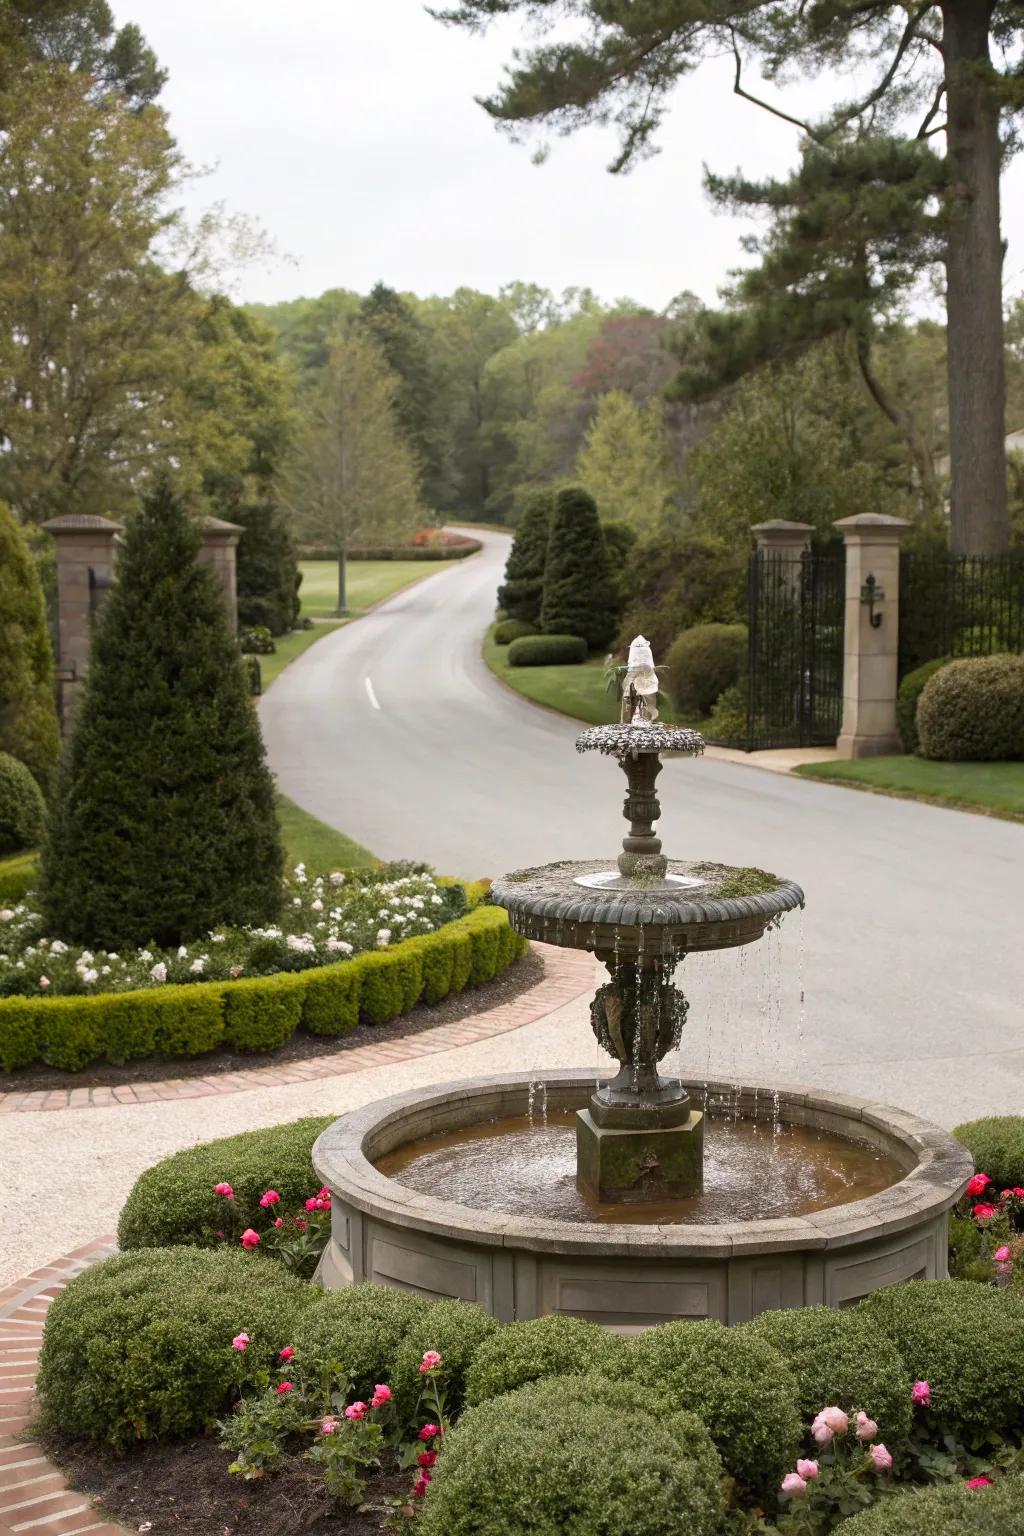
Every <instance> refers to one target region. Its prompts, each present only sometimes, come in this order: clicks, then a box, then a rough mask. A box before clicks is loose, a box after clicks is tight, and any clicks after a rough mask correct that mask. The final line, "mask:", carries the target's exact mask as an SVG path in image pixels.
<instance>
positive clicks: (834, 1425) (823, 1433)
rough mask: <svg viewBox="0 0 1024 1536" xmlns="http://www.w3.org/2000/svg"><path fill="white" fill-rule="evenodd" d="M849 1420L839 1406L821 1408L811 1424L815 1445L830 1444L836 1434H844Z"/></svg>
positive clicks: (848, 1425)
mask: <svg viewBox="0 0 1024 1536" xmlns="http://www.w3.org/2000/svg"><path fill="white" fill-rule="evenodd" d="M849 1427H850V1420H849V1418H848V1417H847V1416H846V1414H845V1413H844V1412H843V1410H842V1409H841V1408H823V1409H822V1410H821V1412H820V1413H819V1414H818V1416H817V1418H816V1419H815V1420H814V1422H813V1424H812V1425H811V1435H812V1436H813V1438H814V1441H815V1443H816V1444H817V1445H831V1444H832V1441H833V1439H834V1437H835V1436H836V1435H845V1434H846V1431H847V1430H848V1429H849Z"/></svg>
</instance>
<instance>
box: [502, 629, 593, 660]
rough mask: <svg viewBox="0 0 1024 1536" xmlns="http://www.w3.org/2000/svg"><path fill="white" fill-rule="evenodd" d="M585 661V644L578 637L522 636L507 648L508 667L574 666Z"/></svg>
mask: <svg viewBox="0 0 1024 1536" xmlns="http://www.w3.org/2000/svg"><path fill="white" fill-rule="evenodd" d="M586 659H587V642H586V641H585V640H582V639H581V638H580V637H579V635H523V636H522V637H521V639H519V640H513V641H512V644H511V645H510V646H509V648H508V664H509V666H510V667H560V666H575V665H577V664H578V663H579V662H581V661H586Z"/></svg>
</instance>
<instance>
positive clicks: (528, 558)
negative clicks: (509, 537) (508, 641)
mask: <svg viewBox="0 0 1024 1536" xmlns="http://www.w3.org/2000/svg"><path fill="white" fill-rule="evenodd" d="M554 505H555V498H554V496H553V494H552V493H551V491H534V492H533V493H532V495H530V496H529V497H528V498H527V500H526V505H525V506H524V507H523V512H522V516H521V517H520V519H519V522H518V523H517V524H516V536H515V538H514V539H513V541H512V548H511V550H510V551H509V557H508V562H507V564H506V566H505V580H504V582H503V583H502V585H501V586H500V587H499V588H498V606H499V608H503V609H504V610H505V612H506V614H507V615H508V617H509V618H510V619H520V620H522V621H523V622H524V623H526V624H536V623H537V621H538V620H539V618H540V604H541V598H542V597H543V595H544V566H545V563H546V561H547V554H548V533H549V531H550V528H551V514H552V512H553V511H554ZM512 638H514V636H513V637H512Z"/></svg>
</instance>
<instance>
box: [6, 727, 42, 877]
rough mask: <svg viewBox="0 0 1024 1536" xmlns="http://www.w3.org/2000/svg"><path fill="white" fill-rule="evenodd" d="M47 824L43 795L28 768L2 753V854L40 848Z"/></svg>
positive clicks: (7, 754) (8, 754) (7, 753)
mask: <svg viewBox="0 0 1024 1536" xmlns="http://www.w3.org/2000/svg"><path fill="white" fill-rule="evenodd" d="M45 822H46V806H45V804H44V802H43V792H42V790H41V789H40V788H39V785H38V784H37V782H36V780H35V779H34V778H33V777H32V775H31V773H30V772H29V770H28V769H27V768H26V767H25V764H24V763H22V762H19V760H18V759H17V758H16V757H12V756H11V754H10V753H9V752H0V853H21V852H22V851H23V850H24V849H26V848H35V847H37V846H38V844H39V842H40V839H41V838H42V835H43V827H44V825H45Z"/></svg>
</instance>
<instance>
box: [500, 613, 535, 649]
mask: <svg viewBox="0 0 1024 1536" xmlns="http://www.w3.org/2000/svg"><path fill="white" fill-rule="evenodd" d="M536 633H537V626H536V624H528V623H527V621H526V620H525V619H502V620H501V622H500V623H498V624H495V626H494V643H495V645H511V644H512V641H513V640H521V639H522V638H523V636H524V635H535V634H536Z"/></svg>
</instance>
